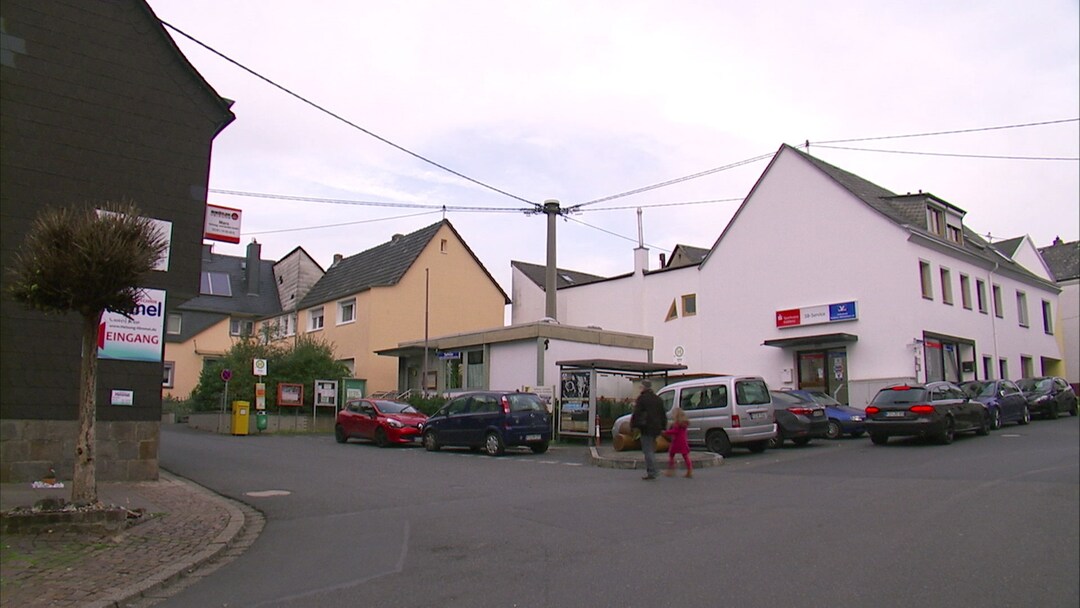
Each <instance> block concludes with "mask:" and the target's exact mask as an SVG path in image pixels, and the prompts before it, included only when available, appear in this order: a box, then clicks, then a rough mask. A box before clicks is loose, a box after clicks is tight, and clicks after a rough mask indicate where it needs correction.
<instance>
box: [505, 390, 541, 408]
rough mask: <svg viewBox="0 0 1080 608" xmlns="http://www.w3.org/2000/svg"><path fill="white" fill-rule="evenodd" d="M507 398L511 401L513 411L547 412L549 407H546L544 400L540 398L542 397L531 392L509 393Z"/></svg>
mask: <svg viewBox="0 0 1080 608" xmlns="http://www.w3.org/2000/svg"><path fill="white" fill-rule="evenodd" d="M506 400H507V401H509V402H510V411H511V412H546V411H547V408H546V407H544V402H543V401H541V400H540V397H537V396H536V395H533V394H531V393H514V394H512V395H507V396H506Z"/></svg>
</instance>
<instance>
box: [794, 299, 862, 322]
mask: <svg viewBox="0 0 1080 608" xmlns="http://www.w3.org/2000/svg"><path fill="white" fill-rule="evenodd" d="M855 304H856V303H855V301H854V300H852V301H850V302H837V303H836V304H822V305H820V306H806V307H803V308H789V309H787V310H778V311H776V326H777V327H780V328H784V327H800V326H803V325H818V324H820V323H837V322H839V321H855V320H857V319H858V318H859V313H858V310H857V308H856V305H855Z"/></svg>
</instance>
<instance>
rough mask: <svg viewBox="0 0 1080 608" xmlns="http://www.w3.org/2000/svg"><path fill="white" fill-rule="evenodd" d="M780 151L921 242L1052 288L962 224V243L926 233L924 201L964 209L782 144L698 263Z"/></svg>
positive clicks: (727, 227)
mask: <svg viewBox="0 0 1080 608" xmlns="http://www.w3.org/2000/svg"><path fill="white" fill-rule="evenodd" d="M784 152H791V153H794V154H797V155H798V156H799V157H801V158H803V159H804V160H806V161H807V162H808V163H810V164H811V165H812V166H814V167H816V168H817V169H819V170H820V171H821V172H822V173H823V174H825V175H826V176H827V177H828V178H830V179H831V180H832V181H834V182H836V183H837V184H839V185H840V186H841V187H843V188H844V189H845V190H847V191H848V192H850V193H851V194H852V195H853V196H854V197H855V198H857V199H858V200H860V201H862V202H863V203H864V204H866V205H867V206H868V207H870V208H871V209H873V210H875V211H877V212H878V213H879V214H881V215H882V216H884V217H885V218H886V219H888V220H890V221H891V222H893V223H894V224H896V225H898V226H900V227H901V228H904V229H905V230H907V231H908V232H910V233H912V234H913V235H918V236H920V237H922V238H923V240H924V241H928V242H931V243H933V244H934V245H935V246H936V247H939V248H943V249H947V250H950V251H953V252H961V251H962V252H963V253H966V254H968V255H971V256H974V257H976V258H979V259H981V260H982V261H983V262H985V263H987V264H993V265H994V266H995V268H1001V269H1006V270H1008V271H1010V272H1012V273H1013V274H1014V275H1017V276H1020V277H1022V278H1023V279H1024V280H1026V281H1028V282H1035V283H1038V284H1040V285H1046V286H1049V287H1051V288H1052V289H1053V288H1055V287H1054V286H1053V285H1052V284H1049V283H1047V282H1046V280H1045V279H1043V278H1042V277H1040V276H1038V275H1036V274H1034V273H1032V272H1031V271H1030V270H1028V269H1026V268H1024V267H1023V266H1022V265H1021V264H1018V263H1017V262H1016V261H1015V260H1013V259H1012V258H1011V257H1009V255H1007V254H1006V253H1004V252H1003V251H1001V250H1000V249H998V248H997V247H995V246H992V245H991V244H990V243H988V242H987V241H986V240H984V239H983V238H982V237H980V236H979V235H977V234H976V233H975V232H974V231H972V230H970V229H969V228H968V227H967V226H963V244H956V243H954V242H952V241H948V240H946V239H945V238H943V237H941V236H939V235H937V234H935V233H933V232H930V231H929V230H928V229H927V226H926V206H925V202H926V201H927V200H933V201H934V202H935V203H937V204H939V205H942V206H944V207H947V208H949V209H950V210H952V211H954V212H957V213H959V214H960V215H963V214H964V210H963V209H960V208H959V207H956V206H955V205H952V204H950V203H948V202H947V201H945V200H943V199H940V198H938V197H936V196H934V195H932V194H930V193H927V192H920V193H918V194H914V195H913V194H905V195H898V194H896V193H894V192H892V191H890V190H887V189H885V188H882V187H881V186H879V185H877V184H875V183H873V182H871V181H869V180H866V179H864V178H862V177H859V176H858V175H855V174H854V173H851V172H849V171H845V170H843V169H841V168H839V167H834V166H833V165H830V164H829V163H827V162H825V161H823V160H821V159H819V158H815V157H813V156H810V155H809V154H807V153H806V152H803V151H801V150H798V149H796V148H794V147H792V146H790V145H788V144H783V145H781V146H780V149H779V150H777V151H776V154H775V155H773V158H772V160H770V161H769V166H768V167H766V168H765V171H764V172H762V174H761V176H760V177H759V178H758V180H757V182H756V183H755V184H754V186H753V188H751V189H750V193H749V194H747V195H746V198H745V199H743V202H742V204H741V205H740V206H739V208H738V209H737V210H736V211H735V214H734V215H733V216H732V218H731V220H730V221H729V222H728V225H727V226H725V227H724V230H723V232H721V233H720V237H719V238H717V239H716V242H715V243H713V246H712V249H710V250H709V254H708V255H707V256H705V260H704V261H703V262H702V264H705V263H706V262H707V261H708V259H709V257H711V256H712V253H713V251H715V250H716V248H717V246H718V245H719V244H720V241H721V240H723V238H724V235H725V234H727V232H728V230H730V229H731V226H732V225H734V224H735V221H736V220H737V219H738V217H739V214H740V213H741V212H742V210H743V209H744V208H745V207H746V204H747V202H748V201H749V200H750V198H751V197H753V195H754V192H755V191H756V190H757V187H758V185H760V184H761V182H762V180H764V179H765V176H766V175H768V174H769V171H770V170H771V169H772V167H773V164H775V163H776V159H777V158H779V157H780V155H781V154H783V153H784Z"/></svg>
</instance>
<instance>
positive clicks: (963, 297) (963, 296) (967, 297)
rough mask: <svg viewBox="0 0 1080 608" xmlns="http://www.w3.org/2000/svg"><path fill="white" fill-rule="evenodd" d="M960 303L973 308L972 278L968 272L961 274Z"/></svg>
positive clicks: (968, 308) (967, 307)
mask: <svg viewBox="0 0 1080 608" xmlns="http://www.w3.org/2000/svg"><path fill="white" fill-rule="evenodd" d="M960 304H961V305H962V306H963V307H964V308H966V309H967V310H971V279H970V278H969V277H968V276H967V275H966V274H961V275H960Z"/></svg>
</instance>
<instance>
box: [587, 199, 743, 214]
mask: <svg viewBox="0 0 1080 608" xmlns="http://www.w3.org/2000/svg"><path fill="white" fill-rule="evenodd" d="M741 200H743V199H742V198H741V197H740V198H715V199H711V200H706V201H685V202H682V203H652V204H645V205H624V206H622V207H601V208H599V209H583V210H582V213H585V212H592V211H620V210H626V209H655V208H657V207H683V206H687V205H712V204H715V203H731V202H737V201H741Z"/></svg>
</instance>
